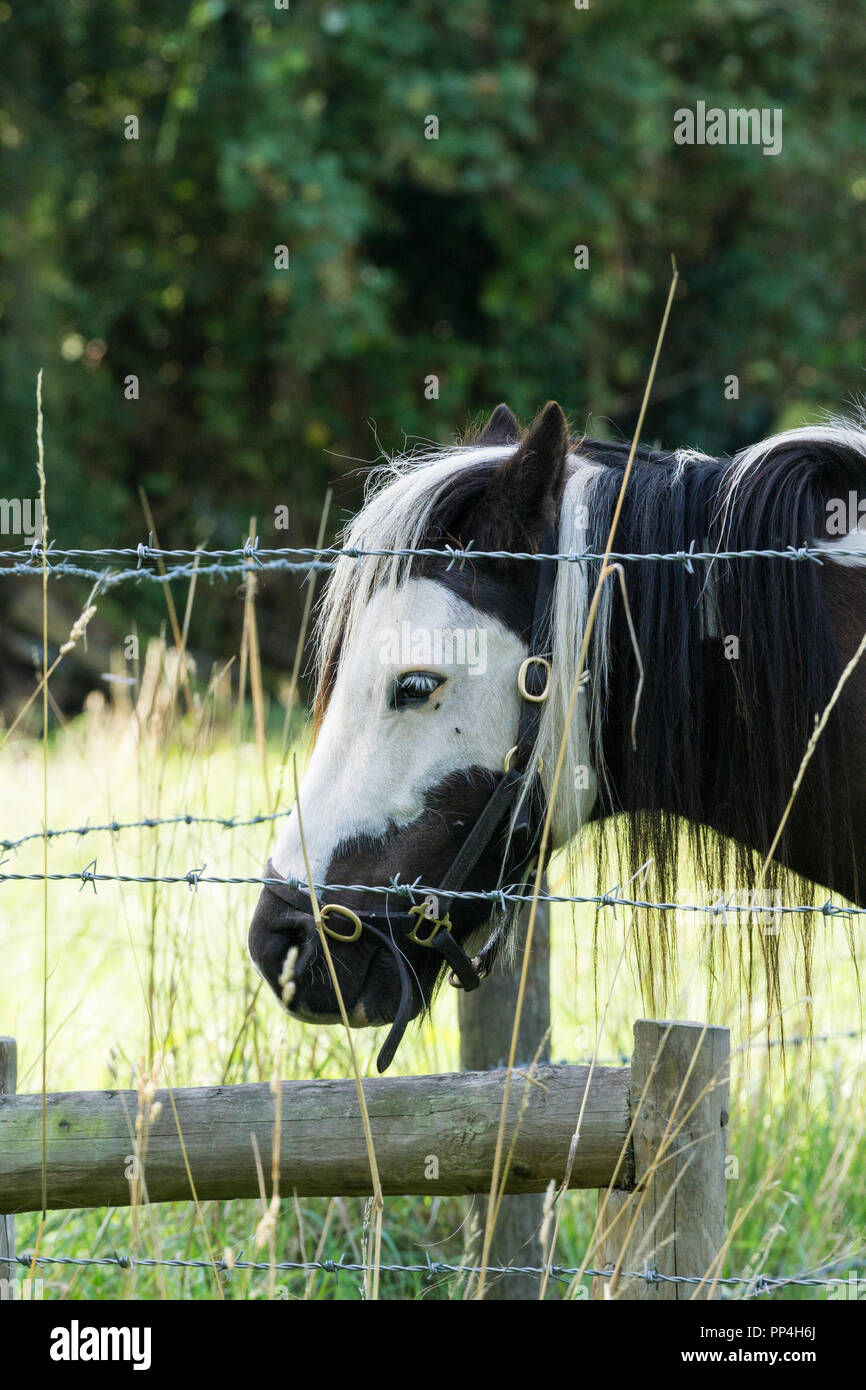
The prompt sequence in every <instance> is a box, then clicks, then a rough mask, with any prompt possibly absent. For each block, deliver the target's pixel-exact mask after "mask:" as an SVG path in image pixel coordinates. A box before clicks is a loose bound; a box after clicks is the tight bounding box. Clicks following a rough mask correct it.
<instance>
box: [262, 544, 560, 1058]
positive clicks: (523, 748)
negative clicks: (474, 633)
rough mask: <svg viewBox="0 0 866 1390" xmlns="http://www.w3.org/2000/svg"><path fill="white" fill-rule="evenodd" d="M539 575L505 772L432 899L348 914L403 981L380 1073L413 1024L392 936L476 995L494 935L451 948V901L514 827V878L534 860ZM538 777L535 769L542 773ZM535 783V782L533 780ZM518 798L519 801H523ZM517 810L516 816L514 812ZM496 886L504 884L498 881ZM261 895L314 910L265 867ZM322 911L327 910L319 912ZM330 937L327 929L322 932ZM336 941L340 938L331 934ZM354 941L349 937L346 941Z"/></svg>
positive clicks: (549, 577) (542, 624)
mask: <svg viewBox="0 0 866 1390" xmlns="http://www.w3.org/2000/svg"><path fill="white" fill-rule="evenodd" d="M556 542H557V536H556V532H555V530H553V529H551V530H549V531H548V532H547V533H546V534H545V536H544V538H543V540H542V543H541V553H542V554H546V555H549V554H551V552H553V551H554V550H555V547H556ZM537 563H538V567H539V573H538V580H537V583H536V590H535V604H534V610H533V616H532V627H531V629H530V633H529V650H528V653H527V656H526V658H525V660H524V661H523V663H522V665H521V668H520V673H519V676H518V690H519V693H520V696H521V710H520V723H519V726H518V731H517V742H516V743H515V744H514V747H513V748H511V749H510V750H509V753H508V756H507V757H506V765H505V769H504V771H503V774H502V777H501V778H500V780H499V782H498V784H497V786H496V787H495V789H494V790H493V792H492V793H491V795H490V796H489V798H488V800H487V801H486V803H485V805H484V807H483V809H482V810H481V812H480V814H479V816H478V818H477V820H476V821H475V824H474V825H473V826H472V829H471V830H470V832H469V834H468V835H467V836H466V839H465V840H464V841H463V844H462V845H461V846H460V849H459V850H458V852H457V854H456V855H455V856H454V859H453V860H452V861H451V864H450V865H449V866H448V868H447V869H446V870H445V873H444V874H443V876H442V880H441V883H440V885H439V889H438V891H437V893H436V894H435V895H433V894H431V895H429V896H428V897H427V899H426V900H425V902H424V903H423V904H421V905H416V906H415V907H413V908H410V909H408V910H407V911H405V912H400V911H397V912H395V911H392V910H391V909H390V908H386V909H385V911H384V912H381V911H376V910H367V909H365V910H364V912H363V915H361V914H359V913H354V911H353V913H352V915H353V917H354V919H355V920H356V922H359V923H360V926H361V928H363V929H364V930H366V931H369V932H371V933H372V935H373V936H375V937H376V939H377V940H378V941H379V942H380V944H381V945H382V946H384V947H385V948H386V949H387V950H388V951H389V952H390V953H391V955H392V957H393V959H394V963H395V965H396V968H397V972H398V975H399V978H400V1003H399V1006H398V1009H397V1014H396V1017H395V1018H394V1022H393V1024H392V1025H391V1031H390V1032H389V1034H388V1037H387V1039H386V1041H385V1043H384V1046H383V1047H382V1049H381V1051H380V1053H379V1056H378V1058H377V1063H376V1064H377V1067H378V1069H379V1071H380V1072H382V1071H385V1069H386V1068H387V1067H388V1066H389V1065H390V1063H391V1062H392V1060H393V1058H394V1054H395V1052H396V1051H397V1048H398V1046H399V1044H400V1040H401V1038H402V1037H403V1034H404V1032H405V1030H406V1027H407V1025H408V1023H409V1021H410V1017H411V1012H412V983H411V980H410V977H409V971H408V968H407V960H406V956H405V953H404V952H403V951H402V950H401V948H400V945H399V944H398V940H397V938H396V937H395V933H399V934H400V936H403V937H405V938H406V939H407V940H410V941H412V942H414V944H416V945H419V946H424V947H425V948H428V949H432V950H435V951H438V952H439V954H440V955H441V956H442V957H443V958H444V959H445V961H446V962H447V963H448V965H449V966H450V967H451V969H452V971H453V973H454V976H455V977H456V979H457V980H458V981H459V983H460V985H461V986H462V988H463V989H465V990H473V989H477V988H478V986H479V984H480V983H481V980H482V978H483V975H484V974H485V973H486V970H482V968H481V966H482V961H483V962H484V963H485V964H486V963H487V962H490V963H492V960H493V958H494V956H495V952H496V948H497V946H498V934H496V933H495V934H494V936H493V937H492V938H491V939H490V940H489V941H488V942H487V944H486V945H485V947H484V950H483V951H482V953H481V956H480V957H477V958H476V959H475V960H474V961H473V960H470V958H469V956H468V955H467V954H466V952H465V951H464V949H463V947H462V946H461V945H460V943H459V942H458V941H456V940H455V938H454V936H453V934H452V931H451V921H450V917H449V910H450V907H451V903H452V901H453V900H454V898H455V897H456V896H457V895H458V894H459V892H460V890H461V889H462V888H463V886H464V884H465V883H466V880H467V879H468V878H469V876H470V874H471V873H472V871H473V869H474V868H475V866H476V865H477V863H478V861H479V859H480V858H481V856H482V854H484V852H485V850H486V849H487V848H488V846H489V845H490V842H491V840H492V839H493V837H494V836H495V835H496V833H497V831H498V830H499V828H500V827H501V826H502V825H503V823H504V822H505V821H506V820H507V819H511V822H512V823H511V827H510V829H511V834H512V835H513V836H514V835H516V836H517V837H518V840H519V841H523V845H522V849H523V852H522V854H521V859H520V861H519V864H518V866H517V870H518V871H519V872H520V873H522V874H525V873H526V872H527V869H528V866H529V865H530V864H531V862H532V860H533V857H534V840H535V836H536V831H537V823H538V822H537V815H536V814H535V802H536V798H535V797H534V788H533V787H528V786H527V785H526V780H527V770H528V767H529V764H530V762H531V759H532V756H533V752H534V749H535V745H536V743H537V741H538V733H539V728H540V725H541V710H542V707H543V702H544V701H545V699H546V698H547V695H548V693H549V683H550V680H551V671H550V656H551V653H550V635H549V628H550V613H551V609H552V604H553V591H554V585H555V583H556V561H555V560H539V561H538V562H537ZM538 770H539V771H540V764H539V769H538ZM534 780H535V779H534ZM521 793H522V794H523V796H522V800H521ZM518 802H519V803H520V804H519V806H518V809H517V813H516V815H515V814H514V807H515V805H516V804H517V803H518ZM500 883H501V879H500ZM264 887H265V888H267V889H268V891H269V892H270V893H273V895H274V896H275V897H277V898H280V899H281V900H282V901H283V902H285V903H287V904H288V905H289V906H290V907H292V908H293V909H294V910H295V911H297V912H303V913H307V914H309V912H310V909H311V906H312V905H311V902H310V898H309V894H308V893H307V892H305V891H304V890H302V889H301V888H300V886H298V887H295V886H294V885H293V884H290V883H289V881H288V880H286V879H284V878H283V876H282V874H281V873H279V871H278V870H277V869H276V867H275V866H274V863H273V861H272V860H270V859H269V860H268V863H267V865H266V868H265V883H264ZM323 911H324V909H323ZM425 922H429V923H430V933H425V934H423V935H421V936H419V935H418V933H419V929H420V928H421V927H422V925H423V924H424V923H425ZM326 930H327V929H326ZM329 935H331V936H333V937H334V938H335V939H336V940H339V939H340V937H339V934H338V933H336V932H333V931H330V932H329ZM351 939H353V938H349V937H347V938H346V940H347V941H350V940H351Z"/></svg>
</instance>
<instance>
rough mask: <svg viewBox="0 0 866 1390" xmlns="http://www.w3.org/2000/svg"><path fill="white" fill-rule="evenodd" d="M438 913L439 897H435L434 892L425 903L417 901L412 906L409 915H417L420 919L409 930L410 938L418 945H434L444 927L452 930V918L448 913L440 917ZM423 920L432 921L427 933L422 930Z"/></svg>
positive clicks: (446, 929)
mask: <svg viewBox="0 0 866 1390" xmlns="http://www.w3.org/2000/svg"><path fill="white" fill-rule="evenodd" d="M438 914H439V899H438V898H435V897H434V896H433V894H432V893H431V894H430V896H429V897H426V898H425V899H424V901H423V903H416V904H415V906H414V907H410V908H409V913H408V915H409V916H410V917H417V918H418V921H417V922H416V923H415V926H414V927H413V928H412V930H411V931H410V932H409V934H408V939H409V940H410V941H414V942H415V945H416V946H432V945H433V942H434V940H435V938H436V937H437V936H438V935H439V933H440V931H442V929H443V928H444V929H445V931H450V930H451V918H450V916H449V915H448V913H447V912H446V913H445V916H444V917H440V916H439V915H438ZM422 922H429V923H430V930H429V931H428V932H426V933H422V931H421V924H422ZM419 933H420V934H419Z"/></svg>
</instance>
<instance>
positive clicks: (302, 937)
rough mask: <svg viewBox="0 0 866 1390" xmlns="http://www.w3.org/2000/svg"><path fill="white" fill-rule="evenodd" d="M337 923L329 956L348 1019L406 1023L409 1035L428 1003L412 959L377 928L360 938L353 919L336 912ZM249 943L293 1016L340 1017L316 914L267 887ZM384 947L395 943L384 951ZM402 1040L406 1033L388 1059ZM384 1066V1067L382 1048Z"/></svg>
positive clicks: (361, 1024)
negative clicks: (411, 1024)
mask: <svg viewBox="0 0 866 1390" xmlns="http://www.w3.org/2000/svg"><path fill="white" fill-rule="evenodd" d="M324 910H325V911H326V912H327V905H326V907H325V909H324ZM333 910H334V909H332V911H333ZM333 923H334V928H335V929H337V930H338V931H339V935H337V934H336V932H335V934H334V935H331V934H330V933H329V937H328V955H329V956H330V961H331V966H332V967H333V975H334V976H336V981H337V984H338V985H339V990H340V994H341V996H342V1000H343V1005H344V1007H345V1010H346V1016H347V1018H348V1021H349V1024H350V1025H351V1026H352V1027H354V1028H366V1027H375V1026H377V1025H380V1024H387V1023H390V1024H395V1023H397V1022H398V1021H399V1024H400V1036H402V1032H403V1030H404V1029H405V1027H406V1025H407V1024H408V1023H409V1022H410V1021H411V1019H413V1018H415V1017H416V1016H417V1015H418V1014H419V1013H420V1012H421V1010H422V1008H423V1007H424V1002H425V1001H424V997H423V992H422V990H421V988H420V987H419V985H418V983H417V981H416V979H415V978H413V973H412V972H411V971H409V970H407V968H406V964H405V957H403V956H402V953H399V952H398V948H395V947H394V945H393V943H392V942H390V941H387V940H385V941H383V940H381V939H379V938H380V933H379V932H377V931H375V930H373V929H372V928H368V929H367V930H365V931H364V932H362V933H361V934H359V935H357V936H356V935H354V932H353V929H352V924H351V922H350V921H349V920H348V919H344V918H342V917H341V916H335V917H334V918H333ZM344 928H345V929H346V930H345V939H343V929H344ZM248 945H249V952H250V956H251V958H252V961H253V964H254V965H255V966H256V969H257V970H258V971H259V973H260V974H261V976H262V978H263V979H264V980H265V981H266V982H267V983H268V985H270V987H271V989H272V990H273V992H274V994H275V995H276V996H277V998H278V999H279V1000H280V1003H281V1004H282V1005H283V1007H284V1008H285V1009H286V1010H287V1012H288V1013H289V1014H291V1015H292V1016H293V1017H294V1018H298V1019H300V1020H301V1021H302V1022H304V1023H320V1024H328V1023H339V1022H340V1021H341V1013H340V1008H339V1003H338V1000H337V993H336V989H335V987H334V978H333V976H332V973H331V967H329V964H328V958H327V956H326V954H325V950H324V947H323V943H322V937H321V935H320V933H319V930H318V928H317V926H316V922H315V919H314V918H313V916H312V913H308V912H304V911H303V910H301V909H300V908H299V907H297V906H295V905H293V904H291V903H288V902H286V901H285V900H284V899H282V898H281V897H279V896H276V895H275V894H274V893H273V892H272V891H271V890H270V889H269V888H267V887H265V888H263V889H262V892H261V894H260V896H259V900H258V903H257V904H256V909H255V912H254V914H253V919H252V922H251V923H250V929H249V937H248ZM383 945H384V946H388V947H389V948H390V949H387V950H383V949H381V947H382V946H383ZM395 953H398V954H399V960H398V959H396V958H395ZM397 1042H399V1038H397V1040H396V1041H395V1043H394V1047H393V1048H392V1049H389V1051H390V1056H388V1058H387V1061H386V1062H385V1065H387V1064H388V1062H390V1060H391V1058H392V1057H393V1054H394V1051H396V1045H397ZM384 1051H385V1049H383V1052H384ZM379 1069H380V1071H381V1070H384V1066H382V1054H380V1066H379Z"/></svg>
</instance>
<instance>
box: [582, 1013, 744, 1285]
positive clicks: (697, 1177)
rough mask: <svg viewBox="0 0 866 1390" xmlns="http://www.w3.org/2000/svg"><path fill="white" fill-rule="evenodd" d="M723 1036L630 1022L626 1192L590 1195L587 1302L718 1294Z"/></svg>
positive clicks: (696, 1028)
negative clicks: (652, 1275)
mask: <svg viewBox="0 0 866 1390" xmlns="http://www.w3.org/2000/svg"><path fill="white" fill-rule="evenodd" d="M729 1061H730V1032H729V1030H728V1029H727V1028H712V1027H709V1026H708V1025H706V1026H705V1025H703V1024H700V1023H662V1022H657V1021H656V1020H651V1019H639V1020H638V1021H637V1022H636V1023H635V1025H634V1053H633V1055H632V1061H631V1087H630V1101H631V1124H632V1127H633V1129H632V1142H633V1147H634V1167H635V1170H634V1190H633V1191H631V1192H620V1191H617V1190H614V1191H613V1192H611V1193H610V1196H609V1198H608V1193H607V1192H606V1191H601V1192H599V1206H598V1211H599V1232H598V1238H597V1239H598V1244H597V1252H596V1256H595V1257H594V1260H593V1263H594V1264H595V1265H596V1267H597V1268H610V1270H611V1277H610V1278H600V1277H599V1278H596V1279H595V1280H594V1282H593V1298H627V1299H638V1300H662V1301H671V1300H676V1299H681V1300H686V1299H690V1298H692V1297H693V1296H694V1295H695V1290H696V1288H697V1289H698V1292H697V1297H698V1298H709V1297H710V1296H714V1297H715V1296H717V1293H718V1291H717V1290H716V1291H714V1292H712V1294H711V1291H712V1282H713V1276H714V1275H718V1274H720V1273H721V1270H720V1268H719V1267H718V1263H717V1257H718V1256H719V1253H720V1251H721V1249H722V1247H723V1245H724V1241H725V1199H726V1174H725V1158H726V1149H727V1126H728V1067H729ZM644 1268H646V1269H647V1270H648V1271H650V1272H652V1271H653V1270H655V1271H657V1272H658V1273H659V1274H663V1275H697V1276H699V1277H702V1276H704V1275H707V1276H708V1277H707V1281H706V1283H705V1284H703V1285H702V1286H700V1287H698V1286H697V1285H695V1284H675V1283H664V1282H661V1283H656V1282H653V1281H652V1279H650V1280H644V1279H620V1278H619V1273H620V1272H621V1271H625V1270H629V1271H635V1270H638V1271H640V1270H643V1269H644Z"/></svg>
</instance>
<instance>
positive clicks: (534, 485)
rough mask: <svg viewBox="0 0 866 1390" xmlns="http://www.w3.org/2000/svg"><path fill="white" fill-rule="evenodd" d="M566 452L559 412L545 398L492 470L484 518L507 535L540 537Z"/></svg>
mask: <svg viewBox="0 0 866 1390" xmlns="http://www.w3.org/2000/svg"><path fill="white" fill-rule="evenodd" d="M567 454H568V425H567V423H566V419H565V416H564V415H563V413H562V410H561V409H560V407H559V406H558V405H557V403H556V401H548V403H547V405H546V406H545V407H544V409H543V410H542V412H541V414H540V415H539V416H538V418H537V419H536V421H535V423H534V424H533V425H532V426H531V428H530V430H529V433H528V434H527V436H526V438H525V439H524V441H523V443H522V445H521V446H520V448H519V449H518V450H517V451H516V453H514V454H513V455H512V456H511V458H508V459H505V460H503V462H502V463H501V464H500V465H499V467H498V468H497V470H496V472H495V473H494V474H493V477H492V479H491V481H490V487H489V489H488V491H487V497H486V499H485V507H484V511H485V512H486V514H487V517H488V518H489V523H490V524H491V525H492V526H493V527H494V528H497V527H498V528H500V529H501V533H502V534H504V535H505V536H506V537H508V538H509V539H510V540H516V539H518V538H520V537H525V536H527V535H528V536H529V537H530V538H532V539H536V540H537V539H538V538H540V536H541V534H542V533H543V531H544V529H545V528H546V527H547V526H549V525H551V524H552V522H553V520H554V517H555V513H556V504H557V501H558V499H559V497H560V495H561V492H562V486H563V480H564V476H565V460H566V456H567Z"/></svg>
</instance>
